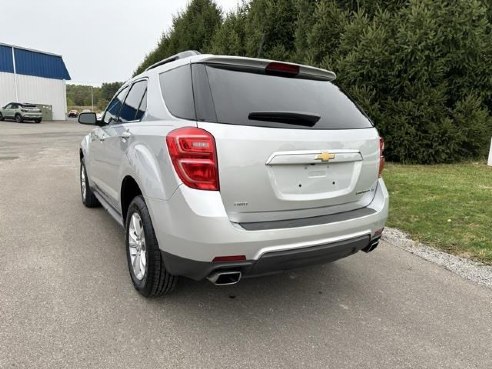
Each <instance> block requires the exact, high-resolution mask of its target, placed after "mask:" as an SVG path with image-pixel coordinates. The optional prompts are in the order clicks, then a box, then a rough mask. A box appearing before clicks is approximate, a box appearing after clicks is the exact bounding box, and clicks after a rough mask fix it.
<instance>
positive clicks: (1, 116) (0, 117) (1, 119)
mask: <svg viewBox="0 0 492 369" xmlns="http://www.w3.org/2000/svg"><path fill="white" fill-rule="evenodd" d="M4 120H5V118H4V117H3V115H2V113H0V121H4Z"/></svg>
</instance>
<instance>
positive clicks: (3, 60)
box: [0, 43, 70, 120]
mask: <svg viewBox="0 0 492 369" xmlns="http://www.w3.org/2000/svg"><path fill="white" fill-rule="evenodd" d="M67 80H70V75H69V74H68V71H67V68H66V66H65V63H64V62H63V59H62V57H61V56H60V55H55V54H51V53H46V52H43V51H37V50H31V49H26V48H22V47H19V46H14V45H7V44H3V43H0V106H5V105H6V104H8V103H10V102H21V103H33V104H37V105H45V106H48V107H49V106H50V107H51V111H52V117H53V120H64V119H65V117H66V113H67V93H66V92H67V89H66V81H67Z"/></svg>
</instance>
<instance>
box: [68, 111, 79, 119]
mask: <svg viewBox="0 0 492 369" xmlns="http://www.w3.org/2000/svg"><path fill="white" fill-rule="evenodd" d="M78 116H79V111H78V110H75V109H74V110H70V111H69V112H68V117H69V118H77V117H78Z"/></svg>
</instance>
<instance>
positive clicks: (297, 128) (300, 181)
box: [79, 51, 389, 296]
mask: <svg viewBox="0 0 492 369" xmlns="http://www.w3.org/2000/svg"><path fill="white" fill-rule="evenodd" d="M334 79H335V74H334V73H333V72H330V71H327V70H324V69H319V68H315V67H311V66H306V65H299V64H292V63H284V62H277V61H270V60H262V59H252V58H244V57H232V56H215V55H200V54H198V53H196V52H192V51H189V52H184V53H180V54H178V55H175V56H173V57H171V58H169V59H166V60H163V61H161V62H159V63H157V64H155V65H153V66H151V67H149V68H148V69H147V70H146V71H145V72H144V73H142V74H140V75H138V76H136V77H134V78H133V79H131V80H129V81H128V82H126V83H125V84H124V85H123V86H122V87H121V89H120V90H119V91H118V92H117V93H116V95H115V97H114V98H113V100H112V101H111V102H110V103H109V105H108V107H107V110H106V112H105V113H104V115H103V119H102V121H98V120H97V119H96V114H95V113H81V114H80V115H79V122H80V123H83V124H91V125H95V129H94V130H93V131H92V132H91V133H89V134H88V135H87V136H86V137H85V138H84V139H83V140H82V142H81V146H80V151H79V155H80V186H81V187H80V188H81V195H82V196H81V197H82V202H83V203H84V205H85V206H87V207H95V206H99V205H103V206H104V208H105V209H106V210H108V212H109V213H110V214H111V215H112V216H113V217H114V218H115V219H116V220H117V222H118V223H119V224H121V225H122V226H123V227H124V228H125V230H126V241H125V242H126V253H127V259H128V268H129V272H130V276H131V280H132V282H133V285H134V286H135V288H136V289H137V291H139V292H140V293H141V294H142V295H144V296H156V295H161V294H165V293H168V292H170V291H171V290H172V289H173V288H174V286H175V284H176V281H177V278H178V277H179V276H184V277H188V278H192V279H195V280H201V279H204V278H207V279H209V280H210V281H211V282H212V283H214V284H216V285H227V284H234V283H237V282H239V280H240V279H241V278H242V277H243V276H244V277H248V276H259V275H265V274H271V273H275V272H281V271H285V270H289V269H292V268H299V267H303V266H307V265H312V264H321V263H326V262H330V261H334V260H337V259H340V258H343V257H346V256H349V255H352V254H355V253H356V252H358V251H360V250H362V251H365V252H370V251H372V250H374V249H375V248H376V246H377V245H378V243H379V240H380V237H381V233H382V232H383V227H384V224H385V221H386V219H387V217H388V204H389V200H388V192H387V190H386V186H385V184H384V181H383V179H382V178H381V172H382V170H383V166H384V156H383V150H384V146H383V140H382V138H381V137H380V136H379V134H378V131H377V130H376V128H375V127H374V126H373V124H372V122H371V120H370V119H369V118H368V117H367V116H366V115H365V113H364V112H363V111H362V110H361V109H359V107H358V106H357V105H356V104H355V103H354V102H353V101H352V100H351V99H350V98H349V97H348V96H347V95H345V94H344V93H343V92H342V90H341V89H340V88H339V87H337V86H336V85H335V84H334V83H333V82H332V81H333V80H334Z"/></svg>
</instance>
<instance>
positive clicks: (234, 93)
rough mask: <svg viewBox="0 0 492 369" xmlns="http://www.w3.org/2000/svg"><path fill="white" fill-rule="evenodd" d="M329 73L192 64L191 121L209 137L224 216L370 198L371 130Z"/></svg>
mask: <svg viewBox="0 0 492 369" xmlns="http://www.w3.org/2000/svg"><path fill="white" fill-rule="evenodd" d="M334 78H335V76H334V74H333V73H332V72H328V71H324V70H319V69H316V68H310V67H304V66H296V65H292V64H284V63H276V62H275V63H272V62H269V61H262V60H258V59H247V58H227V57H211V58H209V59H205V60H201V61H200V62H199V63H194V64H192V79H193V91H194V101H195V110H196V118H197V121H198V123H197V124H198V127H200V128H203V129H205V130H207V131H208V132H210V133H211V134H212V135H213V136H214V137H215V142H216V147H217V159H218V167H219V181H220V193H221V197H222V200H223V203H224V206H225V209H226V211H227V214H228V216H229V218H230V220H231V221H233V222H262V221H274V220H284V219H299V218H306V217H313V216H320V215H326V214H333V213H339V212H344V211H350V210H354V209H358V208H362V207H365V206H367V205H368V204H369V203H370V202H371V201H372V199H373V197H374V193H375V189H376V186H377V179H378V168H379V135H378V132H377V131H376V129H375V128H374V127H373V125H372V124H371V122H370V120H369V119H368V118H367V117H366V116H365V114H364V113H363V112H362V111H361V110H360V109H359V108H358V107H357V105H356V104H355V103H354V102H353V101H352V100H351V99H350V98H349V97H347V95H346V94H344V93H343V92H342V91H341V90H340V88H339V87H337V86H336V85H335V84H334V83H332V82H331V80H333V79H334Z"/></svg>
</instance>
